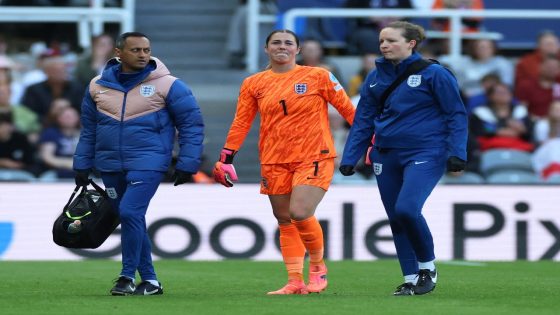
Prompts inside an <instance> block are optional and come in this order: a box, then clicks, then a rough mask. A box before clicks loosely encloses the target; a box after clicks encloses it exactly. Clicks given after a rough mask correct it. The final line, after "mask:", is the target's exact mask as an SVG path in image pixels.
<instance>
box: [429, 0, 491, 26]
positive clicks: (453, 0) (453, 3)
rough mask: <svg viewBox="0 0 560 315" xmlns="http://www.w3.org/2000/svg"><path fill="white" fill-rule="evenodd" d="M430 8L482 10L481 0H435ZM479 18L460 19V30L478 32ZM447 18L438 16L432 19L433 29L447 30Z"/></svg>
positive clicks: (480, 20)
mask: <svg viewBox="0 0 560 315" xmlns="http://www.w3.org/2000/svg"><path fill="white" fill-rule="evenodd" d="M432 9H434V10H441V9H462V10H484V2H483V0H435V1H434V3H433V5H432ZM481 22H482V19H481V18H466V19H462V20H461V24H462V27H463V29H462V31H463V32H467V33H472V32H478V31H479V29H480V24H481ZM449 24H450V22H449V19H447V18H438V19H434V20H433V21H432V27H433V28H434V29H435V30H440V31H444V32H449V29H450V27H449Z"/></svg>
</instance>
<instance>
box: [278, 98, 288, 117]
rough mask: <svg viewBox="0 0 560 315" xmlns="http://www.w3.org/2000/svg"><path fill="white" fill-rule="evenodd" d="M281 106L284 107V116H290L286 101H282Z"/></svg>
mask: <svg viewBox="0 0 560 315" xmlns="http://www.w3.org/2000/svg"><path fill="white" fill-rule="evenodd" d="M280 105H282V109H283V110H284V116H288V108H287V107H286V101H285V100H280Z"/></svg>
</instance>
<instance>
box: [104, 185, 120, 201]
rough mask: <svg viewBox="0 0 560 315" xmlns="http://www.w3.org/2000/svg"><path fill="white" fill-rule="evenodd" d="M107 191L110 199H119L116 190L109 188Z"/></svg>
mask: <svg viewBox="0 0 560 315" xmlns="http://www.w3.org/2000/svg"><path fill="white" fill-rule="evenodd" d="M105 191H106V192H107V196H109V198H111V199H117V191H116V190H115V188H113V187H107V189H105Z"/></svg>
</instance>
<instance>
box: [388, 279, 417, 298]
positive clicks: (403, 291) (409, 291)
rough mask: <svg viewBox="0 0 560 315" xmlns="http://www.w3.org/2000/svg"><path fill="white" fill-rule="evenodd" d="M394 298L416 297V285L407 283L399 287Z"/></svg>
mask: <svg viewBox="0 0 560 315" xmlns="http://www.w3.org/2000/svg"><path fill="white" fill-rule="evenodd" d="M393 295H394V296H405V295H414V284H412V283H410V282H405V283H403V284H401V285H399V286H398V287H397V290H396V291H395V292H394V293H393Z"/></svg>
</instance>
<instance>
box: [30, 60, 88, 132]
mask: <svg viewBox="0 0 560 315" xmlns="http://www.w3.org/2000/svg"><path fill="white" fill-rule="evenodd" d="M44 70H45V73H46V74H47V79H46V80H45V81H43V82H39V83H36V84H33V85H31V86H29V87H27V89H26V90H25V93H24V95H23V98H22V101H21V102H22V103H23V105H25V106H27V107H28V108H30V109H31V110H32V111H34V112H35V113H36V114H37V115H38V116H39V119H40V120H41V121H42V120H43V119H45V116H46V114H47V113H48V111H49V107H50V104H51V103H52V101H53V99H56V98H60V97H64V98H67V99H69V100H70V102H71V103H72V106H73V107H74V108H75V109H76V110H78V111H79V110H80V104H81V101H82V98H83V96H84V89H83V86H82V85H81V84H79V83H76V82H73V81H70V80H68V73H67V72H66V62H65V61H64V59H62V58H61V57H49V58H47V59H46V60H45V61H44Z"/></svg>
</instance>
